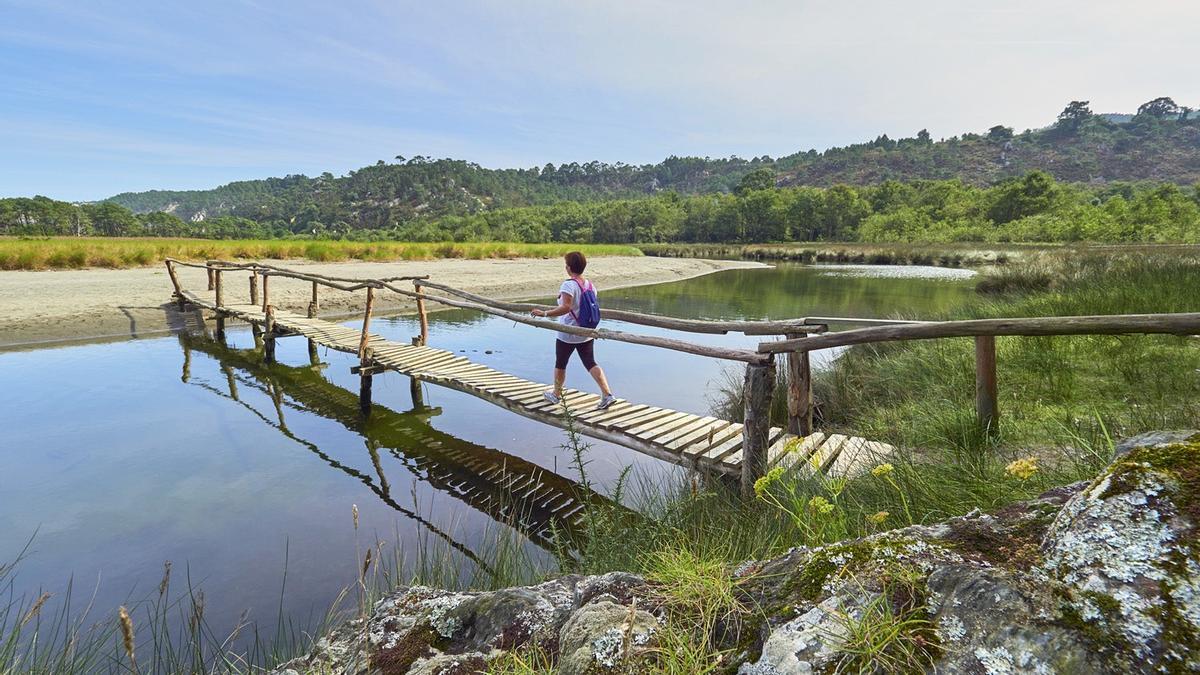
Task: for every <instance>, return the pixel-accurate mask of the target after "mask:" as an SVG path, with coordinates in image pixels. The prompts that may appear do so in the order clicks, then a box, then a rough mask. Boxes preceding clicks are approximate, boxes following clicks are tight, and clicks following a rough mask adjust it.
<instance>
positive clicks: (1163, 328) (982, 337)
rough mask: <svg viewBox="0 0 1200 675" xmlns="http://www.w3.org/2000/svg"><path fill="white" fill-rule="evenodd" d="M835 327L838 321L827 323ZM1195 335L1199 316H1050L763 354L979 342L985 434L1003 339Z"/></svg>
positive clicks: (862, 336) (978, 408)
mask: <svg viewBox="0 0 1200 675" xmlns="http://www.w3.org/2000/svg"><path fill="white" fill-rule="evenodd" d="M824 320H825V321H828V322H830V323H836V322H838V321H842V319H837V318H825V319H824ZM1130 334H1146V335H1155V334H1158V335H1196V334H1200V312H1191V313H1175V314H1109V315H1101V316H1048V317H1029V318H1005V319H969V320H964V321H936V322H920V323H917V322H913V323H905V324H897V325H885V326H875V327H869V328H859V329H855V330H848V331H841V332H836V333H828V334H825V335H817V336H813V337H809V338H804V339H788V340H781V341H776V342H762V343H760V344H759V345H758V352H759V353H760V354H782V353H786V354H788V355H789V357H790V356H791V355H792V354H796V353H805V354H807V353H808V352H811V351H814V350H817V349H829V348H831V347H849V346H852V345H861V344H871V343H878V342H896V341H901V340H933V339H940V338H954V337H973V338H975V412H976V417H977V419H978V421H979V424H980V425H981V426H982V427H983V428H984V429H985V430H994V429H995V428H996V423H997V421H998V420H999V415H1000V409H999V405H998V402H997V396H998V391H999V390H998V385H997V381H996V338H997V337H1000V336H1066V335H1130Z"/></svg>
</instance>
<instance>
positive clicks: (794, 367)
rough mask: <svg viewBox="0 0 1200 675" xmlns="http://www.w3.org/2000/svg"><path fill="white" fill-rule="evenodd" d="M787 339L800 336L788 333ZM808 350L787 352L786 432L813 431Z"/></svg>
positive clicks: (807, 433)
mask: <svg viewBox="0 0 1200 675" xmlns="http://www.w3.org/2000/svg"><path fill="white" fill-rule="evenodd" d="M787 337H788V339H789V340H790V339H792V338H796V337H802V336H800V335H788V336H787ZM808 354H809V353H808V352H807V351H803V352H788V355H787V369H788V370H787V373H788V433H789V434H793V435H795V436H807V435H809V434H811V433H812V432H813V416H812V369H811V367H810V365H809V358H808Z"/></svg>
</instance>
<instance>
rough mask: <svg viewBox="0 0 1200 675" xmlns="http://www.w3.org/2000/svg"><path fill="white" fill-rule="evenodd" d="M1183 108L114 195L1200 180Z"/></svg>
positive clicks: (266, 203) (520, 194)
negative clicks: (781, 146)
mask: <svg viewBox="0 0 1200 675" xmlns="http://www.w3.org/2000/svg"><path fill="white" fill-rule="evenodd" d="M1189 113H1190V111H1189V110H1187V109H1186V108H1182V107H1180V106H1177V105H1175V103H1174V102H1173V101H1171V100H1170V99H1166V98H1162V99H1156V100H1155V101H1150V102H1147V103H1146V104H1145V105H1143V106H1142V107H1141V108H1140V109H1139V110H1138V114H1137V115H1136V116H1133V115H1096V114H1093V113H1092V111H1091V109H1090V108H1089V107H1088V104H1087V102H1086V101H1074V102H1072V103H1071V104H1070V105H1068V106H1067V108H1066V109H1065V110H1064V111H1063V113H1062V115H1060V116H1059V119H1058V122H1057V123H1055V124H1054V125H1053V126H1051V127H1048V128H1045V129H1040V130H1027V131H1025V132H1023V133H1020V134H1014V132H1013V130H1012V129H1011V128H1009V127H1005V126H1003V125H996V126H993V127H992V128H991V129H989V130H988V131H987V133H985V134H977V133H965V134H963V135H962V136H954V137H952V138H948V139H943V140H940V141H934V140H933V139H932V138H930V136H929V134H928V132H925V131H924V130H922V131H920V132H918V133H917V134H916V135H915V136H914V137H911V138H901V139H891V138H888V137H887V136H886V135H883V136H879V137H878V138H876V139H875V140H873V141H870V142H867V143H859V144H856V145H850V146H846V147H841V148H830V149H828V150H825V151H824V152H818V151H816V150H808V151H806V152H797V153H795V154H792V155H788V156H786V157H780V158H778V159H772V158H771V157H767V156H762V157H755V158H752V159H741V158H738V157H730V158H728V159H719V158H718V159H713V158H709V157H704V158H701V157H669V158H667V159H665V160H663V161H662V162H660V163H658V164H654V165H649V164H647V165H642V166H632V165H628V164H622V163H616V164H605V163H603V162H587V163H583V164H579V163H574V162H572V163H569V164H563V165H561V166H557V167H556V166H554V165H553V164H547V165H546V166H544V167H542V168H528V169H485V168H483V167H481V166H479V165H477V164H473V163H470V162H464V161H458V160H451V159H440V160H434V159H431V158H426V157H413V158H411V159H405V158H403V157H396V158H394V161H393V162H392V163H388V162H384V161H382V160H380V161H379V162H378V163H377V164H375V165H373V166H368V167H363V168H362V169H359V170H357V171H353V172H351V173H349V174H348V175H346V176H344V177H334V176H333V175H332V174H328V173H326V174H323V175H321V176H318V177H316V178H308V177H306V176H288V177H286V178H269V179H266V180H255V181H242V182H237V183H230V184H228V185H225V186H222V187H219V188H216V189H213V190H194V191H174V192H172V191H152V192H143V193H125V194H121V195H117V196H115V197H113V198H112V199H111V200H110V201H112V202H115V203H117V204H120V205H121V206H124V207H126V208H129V209H131V210H133V211H135V212H138V213H149V212H153V211H169V212H172V213H174V214H176V215H178V216H179V217H181V218H183V219H184V220H191V219H193V218H196V217H203V218H205V219H208V220H211V219H213V218H217V217H219V216H233V217H237V218H246V219H250V220H252V221H254V222H257V223H262V224H264V225H270V226H271V227H273V228H277V229H279V230H281V231H287V232H305V233H310V234H311V233H313V232H314V231H315V232H317V233H320V232H323V231H328V230H336V231H339V232H341V231H344V230H356V229H375V230H387V229H391V228H394V227H397V226H404V225H406V224H409V223H415V222H418V221H422V220H424V219H431V220H436V219H438V218H441V217H444V216H466V215H471V214H479V213H483V212H486V211H493V210H502V209H511V208H514V207H523V206H536V205H546V204H552V203H556V202H562V201H576V202H591V201H602V200H611V199H628V198H636V197H644V196H647V195H651V194H655V193H658V192H662V191H669V192H677V193H679V194H681V195H696V194H717V193H729V192H739V193H740V192H743V191H747V190H748V191H758V190H761V189H765V188H769V187H773V186H774V185H787V186H795V185H809V186H817V187H833V186H835V185H838V184H846V185H872V184H880V183H883V182H885V181H888V180H905V181H910V180H914V179H916V180H946V179H959V180H961V181H963V182H964V183H966V184H968V185H974V186H986V185H993V184H996V183H999V182H1002V181H1004V180H1007V179H1010V178H1015V177H1019V176H1022V175H1024V174H1026V173H1029V172H1030V171H1036V170H1042V171H1047V172H1049V173H1051V174H1052V175H1053V176H1054V177H1055V178H1056V179H1058V180H1061V181H1066V182H1070V183H1090V182H1093V181H1101V182H1103V181H1113V180H1117V181H1146V180H1155V181H1163V180H1165V181H1169V182H1172V183H1176V184H1181V185H1191V184H1194V183H1196V182H1197V181H1200V171H1198V170H1197V166H1200V164H1198V163H1197V153H1198V149H1197V148H1198V147H1200V146H1198V145H1197V143H1196V139H1197V137H1198V136H1200V119H1197V118H1195V117H1192V116H1190V115H1189Z"/></svg>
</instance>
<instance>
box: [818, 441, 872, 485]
mask: <svg viewBox="0 0 1200 675" xmlns="http://www.w3.org/2000/svg"><path fill="white" fill-rule="evenodd" d="M875 450H876V449H875V448H874V447H872V446H871V442H870V441H868V440H867V439H865V438H861V437H858V436H852V437H849V438H847V439H846V442H845V443H843V444H842V450H841V452H839V453H838V454H837V457H836V458H835V459H834V460H833V463H832V464H831V465H830V466H829V468H828V469H827V470H826V473H827V474H828V475H830V476H838V477H846V478H851V477H854V476H857V475H860V474H863V473H866V472H867V471H870V470H871V469H873V468H875V466H877V465H879V464H880V463H882V462H883V461H884V457H886V455H880V454H877V453H876V451H875Z"/></svg>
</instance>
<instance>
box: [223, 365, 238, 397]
mask: <svg viewBox="0 0 1200 675" xmlns="http://www.w3.org/2000/svg"><path fill="white" fill-rule="evenodd" d="M221 372H223V373H225V383H226V384H227V385H229V397H230V398H232V399H233V400H235V401H238V400H241V399H239V398H238V389H237V378H235V377H234V376H233V368H230V367H229V366H225V365H223V366H221Z"/></svg>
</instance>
